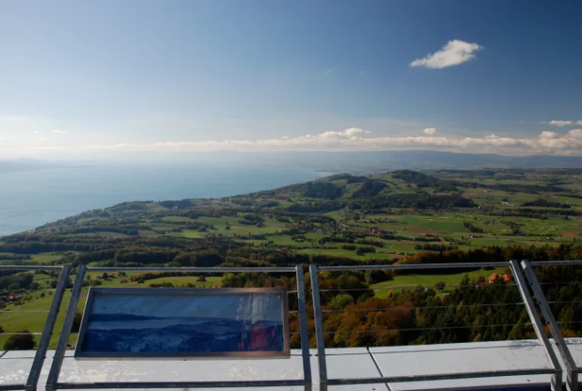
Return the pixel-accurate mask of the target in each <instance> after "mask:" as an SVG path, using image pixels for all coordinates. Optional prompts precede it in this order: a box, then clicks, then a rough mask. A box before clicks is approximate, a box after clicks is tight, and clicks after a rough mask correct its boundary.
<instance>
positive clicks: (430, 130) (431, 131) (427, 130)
mask: <svg viewBox="0 0 582 391" xmlns="http://www.w3.org/2000/svg"><path fill="white" fill-rule="evenodd" d="M422 133H424V134H428V135H430V136H432V135H433V134H435V133H436V128H426V129H424V130H423V131H422Z"/></svg>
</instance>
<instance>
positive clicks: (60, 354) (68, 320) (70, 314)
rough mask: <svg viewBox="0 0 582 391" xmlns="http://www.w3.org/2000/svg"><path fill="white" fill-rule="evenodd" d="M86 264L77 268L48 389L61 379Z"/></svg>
mask: <svg viewBox="0 0 582 391" xmlns="http://www.w3.org/2000/svg"><path fill="white" fill-rule="evenodd" d="M85 270H86V268H85V265H81V266H79V268H78V269H77V277H76V278H75V284H74V285H73V289H72V292H71V300H70V301H69V308H68V309H67V314H66V315H65V321H64V322H63V328H62V330H61V337H60V338H59V343H58V345H57V349H56V351H55V355H54V357H53V363H52V365H51V369H50V372H49V375H48V378H47V381H46V391H54V390H55V385H56V384H57V381H58V380H59V374H60V372H61V366H62V365H63V358H64V357H65V353H66V350H67V343H68V342H69V337H70V335H71V328H72V326H73V321H74V320H75V314H76V312H77V305H78V303H79V296H80V295H81V290H82V289H83V280H85Z"/></svg>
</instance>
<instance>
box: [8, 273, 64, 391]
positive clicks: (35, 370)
mask: <svg viewBox="0 0 582 391" xmlns="http://www.w3.org/2000/svg"><path fill="white" fill-rule="evenodd" d="M0 271H55V272H60V275H59V280H58V282H57V287H56V288H55V293H54V295H53V300H52V302H51V306H50V308H49V310H48V314H47V317H46V320H45V323H44V328H43V330H42V334H41V336H40V341H39V342H38V349H37V350H36V353H35V355H34V359H33V360H32V366H31V367H30V372H29V373H28V378H27V379H26V383H25V384H2V385H0V390H1V391H8V390H26V391H36V388H37V384H38V379H39V377H40V372H41V370H42V365H43V364H44V360H45V358H46V352H47V350H48V347H49V343H50V340H51V336H52V334H53V330H54V327H55V323H56V321H57V315H58V314H59V309H60V307H61V303H62V301H63V295H64V292H65V288H66V286H67V280H68V278H69V275H70V273H71V267H70V266H69V265H65V266H41V265H0Z"/></svg>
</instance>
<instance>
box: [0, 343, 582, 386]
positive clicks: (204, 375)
mask: <svg viewBox="0 0 582 391" xmlns="http://www.w3.org/2000/svg"><path fill="white" fill-rule="evenodd" d="M568 346H569V347H570V349H571V351H572V354H573V355H574V358H575V360H576V361H577V362H578V363H582V339H569V340H568ZM34 353H35V352H34V351H11V352H2V353H0V355H1V357H0V384H9V383H12V384H14V383H24V382H25V381H26V377H27V375H28V371H29V370H30V366H31V364H32V359H33V357H34ZM326 353H327V365H328V368H327V370H328V375H329V378H330V379H332V378H340V377H342V378H365V377H381V376H411V382H407V383H392V384H388V385H386V384H371V385H346V386H330V387H329V389H330V390H338V391H339V390H346V391H347V390H354V391H372V390H373V391H388V390H392V391H400V390H402V391H405V390H443V389H446V390H452V389H455V390H463V389H474V390H482V389H487V388H490V387H495V389H513V387H518V388H519V389H523V390H527V389H531V390H534V389H536V390H537V389H549V382H550V375H533V376H513V377H499V378H487V379H463V380H443V381H430V382H418V381H414V376H418V375H425V374H437V373H454V372H473V371H482V370H498V369H504V370H507V369H524V368H540V367H545V366H547V365H548V364H547V360H546V356H545V355H544V352H543V349H542V348H541V346H540V344H539V343H538V342H537V341H535V340H526V341H501V342H476V343H460V344H448V345H421V346H396V347H376V348H370V349H369V350H368V349H366V348H345V349H326ZM72 355H73V352H72V351H68V352H67V355H66V358H65V360H64V362H63V367H62V371H61V376H60V378H59V381H60V382H72V383H74V382H83V383H86V382H105V381H108V382H115V381H119V382H122V381H165V380H167V381H188V380H197V381H212V380H218V381H232V380H278V379H300V378H301V377H302V360H301V352H300V351H298V350H297V351H292V355H291V358H290V359H258V360H257V359H243V360H227V359H218V360H188V361H184V360H140V361H137V360H132V361H128V360H123V361H108V360H82V361H79V360H75V359H74V358H73V357H72ZM52 356H53V351H49V352H48V354H47V359H46V360H45V363H44V366H43V370H42V373H41V377H40V383H39V390H44V386H45V382H46V379H47V375H48V371H49V367H50V364H51V360H52ZM311 364H312V370H313V379H314V385H315V387H314V389H315V390H317V384H318V383H319V381H318V379H319V375H318V366H317V357H316V351H315V350H312V356H311ZM540 387H541V388H540ZM245 389H246V390H250V389H252V390H268V391H274V390H302V389H303V388H302V387H284V388H281V387H278V388H273V387H267V388H245ZM200 390H216V388H205V389H203V388H201V389H200Z"/></svg>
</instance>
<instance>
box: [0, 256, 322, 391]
mask: <svg viewBox="0 0 582 391" xmlns="http://www.w3.org/2000/svg"><path fill="white" fill-rule="evenodd" d="M120 271H123V272H139V273H143V272H163V273H207V274H224V273H245V272H263V273H294V274H295V276H296V282H297V291H296V292H293V293H296V294H297V309H298V315H299V328H300V330H299V333H300V339H301V353H302V358H303V378H302V379H280V380H248V381H221V380H216V381H180V382H176V381H163V382H146V381H144V382H135V381H132V382H99V383H67V382H63V383H60V382H59V381H58V379H59V374H60V372H61V367H62V364H63V359H64V357H65V353H66V348H67V342H68V341H69V337H70V334H71V328H72V325H73V320H74V318H75V313H76V311H77V305H78V303H79V297H80V295H81V291H82V287H83V281H84V279H85V275H86V273H87V272H120ZM304 286H305V284H304V277H303V267H302V266H301V265H298V266H296V267H225V268H211V267H179V268H175V267H167V268H164V267H161V268H160V267H144V268H131V267H127V268H123V267H85V266H84V265H82V266H80V267H79V269H78V270H77V276H76V278H75V283H74V285H73V292H72V295H71V300H70V302H69V308H68V309H67V314H66V316H65V321H64V323H63V328H62V331H61V336H60V339H59V343H58V345H57V349H56V351H55V355H54V358H53V361H52V365H51V368H50V372H49V375H48V379H47V382H46V391H55V390H58V389H77V390H78V389H111V388H181V389H188V388H208V387H212V388H227V389H231V388H244V387H283V386H288V387H289V386H302V387H304V389H305V390H306V391H310V390H311V387H312V383H313V381H312V378H311V365H310V361H309V335H308V331H307V310H306V304H305V289H304ZM0 391H1V390H0Z"/></svg>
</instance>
